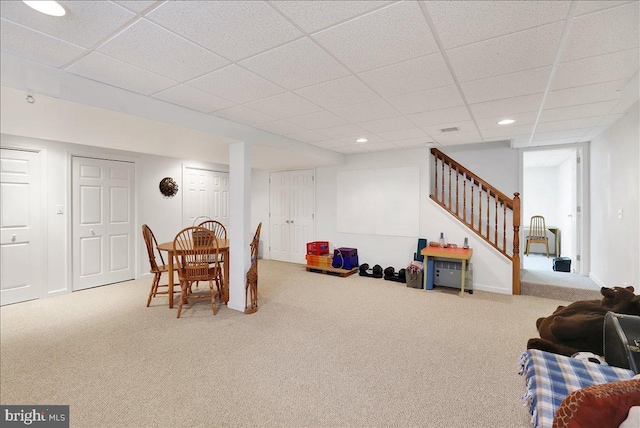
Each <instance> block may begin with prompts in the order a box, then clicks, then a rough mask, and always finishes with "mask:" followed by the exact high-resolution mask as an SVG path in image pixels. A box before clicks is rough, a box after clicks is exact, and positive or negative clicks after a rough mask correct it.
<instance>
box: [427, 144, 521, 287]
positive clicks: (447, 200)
mask: <svg viewBox="0 0 640 428" xmlns="http://www.w3.org/2000/svg"><path fill="white" fill-rule="evenodd" d="M431 154H432V155H433V158H434V165H435V168H434V172H433V173H432V179H433V182H432V183H433V185H432V186H431V195H430V198H431V199H432V200H433V201H434V202H436V203H437V204H438V205H440V206H441V207H442V208H443V209H444V210H446V211H447V212H449V214H451V215H452V216H454V217H455V218H456V219H458V220H459V221H461V222H462V223H463V224H464V225H465V226H467V227H468V228H469V229H471V230H472V231H473V232H474V233H475V234H476V235H478V236H479V237H480V238H482V239H483V240H484V241H486V242H487V243H488V244H489V245H491V246H492V247H493V248H495V249H496V250H497V251H498V252H499V253H500V254H502V255H503V256H505V257H507V258H508V259H509V260H511V263H512V292H513V294H520V194H519V193H514V195H513V198H509V197H508V196H507V195H505V194H504V193H502V192H500V191H499V190H498V189H496V188H495V187H494V186H492V185H490V184H489V183H487V182H486V181H485V180H483V179H481V178H480V177H478V176H477V175H476V174H474V173H473V172H471V171H470V170H468V169H467V168H465V167H464V166H462V165H460V164H459V163H458V162H456V161H454V160H453V159H451V158H450V157H449V156H447V155H445V154H444V153H442V152H441V151H440V150H438V149H435V148H432V149H431ZM512 230H513V233H512V232H511V231H512Z"/></svg>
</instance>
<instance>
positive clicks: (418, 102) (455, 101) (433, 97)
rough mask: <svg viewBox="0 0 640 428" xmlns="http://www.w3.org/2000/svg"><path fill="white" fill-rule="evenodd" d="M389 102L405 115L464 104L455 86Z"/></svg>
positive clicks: (407, 95) (396, 98) (417, 93)
mask: <svg viewBox="0 0 640 428" xmlns="http://www.w3.org/2000/svg"><path fill="white" fill-rule="evenodd" d="M388 101H389V102H390V103H391V104H392V105H393V106H394V107H395V108H397V109H398V110H400V112H402V113H403V114H411V113H419V112H421V111H431V110H441V109H445V108H449V107H456V106H460V105H463V104H464V101H462V96H460V92H459V91H458V88H457V87H456V86H455V85H452V86H445V87H443V88H435V89H429V90H427V91H421V92H414V93H412V94H406V95H400V96H397V97H392V98H389V99H388Z"/></svg>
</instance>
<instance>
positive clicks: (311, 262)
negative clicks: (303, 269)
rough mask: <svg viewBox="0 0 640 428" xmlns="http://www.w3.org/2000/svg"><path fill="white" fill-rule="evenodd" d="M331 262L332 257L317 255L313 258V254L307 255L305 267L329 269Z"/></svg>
mask: <svg viewBox="0 0 640 428" xmlns="http://www.w3.org/2000/svg"><path fill="white" fill-rule="evenodd" d="M332 261H333V257H331V256H330V255H319V256H315V255H313V254H307V266H315V267H322V268H324V267H330V266H331V262H332Z"/></svg>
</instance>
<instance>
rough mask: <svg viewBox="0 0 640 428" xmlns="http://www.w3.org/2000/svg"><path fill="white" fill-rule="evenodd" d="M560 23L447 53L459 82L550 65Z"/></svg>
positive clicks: (560, 28) (560, 32) (560, 30)
mask: <svg viewBox="0 0 640 428" xmlns="http://www.w3.org/2000/svg"><path fill="white" fill-rule="evenodd" d="M563 28H564V23H563V22H562V21H560V22H555V23H553V24H548V25H545V26H542V27H537V28H533V29H530V30H525V31H521V32H518V33H512V34H508V35H506V36H502V37H498V38H495V39H491V40H486V41H483V42H479V43H474V44H472V45H466V46H462V47H459V48H455V49H451V50H449V51H447V54H448V55H449V60H450V61H451V65H452V67H453V70H454V73H455V74H456V76H457V77H458V80H459V81H460V82H467V81H470V80H477V79H482V78H485V77H490V76H498V75H501V74H506V73H513V72H516V71H522V70H528V69H530V68H537V67H543V66H546V65H551V64H552V63H553V60H554V58H555V56H556V52H557V50H558V43H559V41H560V36H561V35H562V29H563Z"/></svg>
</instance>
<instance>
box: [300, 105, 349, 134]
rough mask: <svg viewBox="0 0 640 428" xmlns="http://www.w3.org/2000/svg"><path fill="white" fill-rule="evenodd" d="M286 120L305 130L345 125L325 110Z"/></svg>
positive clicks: (341, 119) (344, 121)
mask: <svg viewBox="0 0 640 428" xmlns="http://www.w3.org/2000/svg"><path fill="white" fill-rule="evenodd" d="M288 120H289V122H291V123H295V124H296V125H299V126H302V127H304V128H307V129H320V128H330V127H333V126H339V125H346V124H347V121H346V120H344V119H343V118H341V117H339V116H336V115H335V114H333V113H331V112H328V111H326V110H323V111H319V112H316V113H311V114H305V115H304V116H297V117H292V118H290V119H288Z"/></svg>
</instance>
